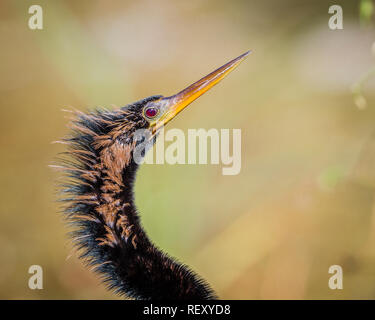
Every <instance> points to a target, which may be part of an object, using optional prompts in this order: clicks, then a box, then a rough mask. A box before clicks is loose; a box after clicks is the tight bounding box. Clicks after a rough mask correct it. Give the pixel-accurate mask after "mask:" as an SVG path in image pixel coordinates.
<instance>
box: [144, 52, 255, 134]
mask: <svg viewBox="0 0 375 320" xmlns="http://www.w3.org/2000/svg"><path fill="white" fill-rule="evenodd" d="M249 54H250V51H247V52H245V53H244V54H242V55H240V56H239V57H237V58H235V59H233V60H232V61H229V62H228V63H226V64H224V65H223V66H221V67H220V68H218V69H216V70H215V71H213V72H211V73H210V74H208V75H207V76H205V77H203V78H202V79H200V80H198V81H197V82H195V83H193V84H192V85H190V86H188V87H187V88H186V89H184V90H182V91H181V92H179V93H177V94H175V95H173V96H170V97H165V98H161V99H160V100H157V101H155V102H154V103H155V105H156V106H158V107H159V108H160V109H161V111H162V113H161V116H160V118H159V119H157V120H155V121H154V122H153V123H151V124H150V126H151V127H152V133H153V134H155V133H156V132H157V131H158V130H159V129H160V128H161V127H162V126H164V125H166V124H167V123H168V122H169V121H171V120H172V119H173V118H174V117H175V116H176V115H177V114H179V113H180V112H181V111H182V110H183V109H185V108H186V107H187V106H188V105H189V104H190V103H192V102H193V101H194V100H195V99H197V98H198V97H200V96H201V95H202V94H203V93H205V92H206V91H208V90H209V89H211V88H212V87H213V86H214V85H215V84H217V83H219V82H220V81H221V80H223V79H224V78H225V77H226V76H227V75H228V74H229V73H230V72H231V71H232V70H234V69H235V68H236V67H237V66H238V65H239V64H240V63H241V62H242V61H243V60H244V59H245V58H246V57H247V56H248V55H249Z"/></svg>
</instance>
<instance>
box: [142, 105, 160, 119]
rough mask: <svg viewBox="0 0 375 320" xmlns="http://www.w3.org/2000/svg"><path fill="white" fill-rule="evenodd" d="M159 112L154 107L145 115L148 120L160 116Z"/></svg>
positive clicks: (148, 109)
mask: <svg viewBox="0 0 375 320" xmlns="http://www.w3.org/2000/svg"><path fill="white" fill-rule="evenodd" d="M158 112H159V110H158V109H157V108H154V107H149V108H147V109H146V110H145V115H146V117H148V118H153V117H155V116H156V115H157V114H158Z"/></svg>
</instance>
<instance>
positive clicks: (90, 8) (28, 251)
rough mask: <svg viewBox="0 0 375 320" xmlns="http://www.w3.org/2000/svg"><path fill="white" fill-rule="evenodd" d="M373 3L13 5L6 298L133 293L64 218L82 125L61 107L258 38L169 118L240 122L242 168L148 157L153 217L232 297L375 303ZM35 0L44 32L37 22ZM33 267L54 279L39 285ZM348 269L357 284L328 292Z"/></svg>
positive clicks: (7, 73) (152, 80)
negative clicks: (333, 16) (335, 7)
mask: <svg viewBox="0 0 375 320" xmlns="http://www.w3.org/2000/svg"><path fill="white" fill-rule="evenodd" d="M363 3H364V4H362V9H361V10H362V11H361V12H362V13H361V14H360V9H359V8H360V3H359V2H357V1H352V0H351V1H336V2H335V4H339V5H341V6H342V8H343V12H344V29H343V30H336V31H333V30H330V29H329V28H328V19H329V17H330V15H329V14H328V8H329V6H330V5H331V4H332V3H331V2H330V1H301V0H288V1H276V0H273V1H272V0H265V1H248V0H247V1H223V0H220V1H217V0H191V1H172V0H169V1H166V0H162V1H152V0H147V1H143V0H139V1H123V0H121V1H120V0H117V1H110V2H108V1H104V0H101V1H88V0H86V1H74V0H71V1H47V0H45V1H44V0H38V1H37V2H36V3H31V2H30V1H25V0H23V1H21V0H17V1H14V0H2V1H1V2H0V40H1V50H0V66H1V69H0V70H1V71H0V107H1V109H0V110H1V111H0V112H1V113H0V147H1V157H0V170H1V171H0V179H1V184H0V197H1V201H0V215H1V216H0V218H1V220H0V298H2V299H101V298H104V299H113V298H116V296H115V295H113V294H111V293H109V292H107V291H106V290H105V288H104V286H103V285H102V284H101V283H100V282H99V280H98V278H97V277H96V276H95V275H94V274H92V273H91V272H90V271H88V270H87V269H86V268H85V267H84V266H83V265H82V263H81V262H80V261H79V260H78V259H77V258H76V256H75V255H74V253H73V254H71V252H72V250H71V244H70V243H69V240H68V237H67V236H66V232H67V227H66V226H64V224H63V223H62V219H61V216H60V215H59V213H58V210H59V208H58V204H57V203H56V202H55V200H56V198H57V197H56V194H55V185H56V179H57V178H58V173H56V172H54V171H52V170H51V169H50V168H48V164H50V163H51V162H52V161H53V159H54V157H55V156H56V154H57V153H58V152H60V151H63V150H64V148H63V146H60V145H56V144H51V142H52V141H54V140H58V139H59V138H61V137H62V136H64V135H65V134H67V132H68V129H67V128H66V124H67V122H68V120H67V119H65V118H64V117H65V114H64V113H63V112H62V111H61V109H63V108H66V107H67V106H73V107H76V108H78V109H81V110H85V109H86V108H92V107H95V106H108V107H111V106H112V105H117V106H122V105H125V104H127V103H129V102H132V101H135V100H138V99H140V98H143V97H146V96H150V95H152V94H163V95H170V94H173V93H176V92H177V91H179V90H180V89H182V88H184V87H185V86H187V85H188V84H190V83H192V82H194V81H195V80H198V79H199V78H200V77H201V76H203V75H205V74H207V73H209V72H211V71H212V70H214V69H215V68H217V67H219V66H221V65H222V64H224V63H225V62H227V61H229V60H230V59H232V58H234V57H236V56H238V55H239V54H241V53H243V52H245V51H246V50H248V49H253V50H254V52H253V54H252V55H250V56H249V58H248V59H247V60H246V61H245V62H244V63H243V64H241V66H240V67H239V68H238V69H237V70H235V71H234V72H233V73H232V74H231V75H230V76H229V77H227V78H226V79H225V80H224V81H223V82H222V83H221V84H220V85H218V86H217V87H215V88H214V89H213V90H211V91H210V92H209V93H207V94H206V95H204V96H203V97H202V98H200V99H199V100H198V101H196V102H195V103H194V104H193V105H192V106H191V107H190V108H188V109H187V110H186V111H185V112H184V113H183V114H182V115H181V116H179V117H178V118H176V120H175V121H173V123H171V124H170V126H169V128H173V127H176V128H181V129H183V130H184V131H187V129H188V128H205V129H209V128H241V129H242V170H241V172H240V174H239V175H236V176H223V175H222V174H221V166H218V165H174V166H172V165H168V164H166V165H144V166H142V167H141V169H140V171H139V175H138V180H137V183H136V202H137V204H138V207H139V210H140V212H141V215H142V222H143V225H144V227H145V229H146V230H147V231H148V233H149V235H150V237H151V238H152V239H153V240H154V241H155V243H157V244H158V245H159V246H160V247H161V248H163V249H164V250H166V251H167V252H169V253H170V254H171V255H172V256H175V257H178V258H179V260H181V261H183V262H185V263H187V264H189V265H190V266H192V267H193V268H194V270H196V271H197V272H198V273H199V274H200V275H202V276H203V277H205V278H206V279H207V280H208V281H209V282H210V283H211V285H212V286H213V288H214V289H215V290H216V291H217V292H218V294H219V296H220V298H224V299H291V298H295V299H334V298H336V299H347V298H354V299H357V298H364V299H373V298H375V268H374V267H375V202H374V200H375V199H374V191H375V189H374V188H375V121H374V120H375V105H374V101H375V100H374V98H375V95H374V87H375V81H374V80H373V78H371V72H373V71H371V70H373V68H374V64H375V46H373V49H372V50H373V51H371V47H372V45H373V43H374V41H375V32H374V31H375V29H374V24H375V17H374V15H373V14H372V12H371V1H363ZM32 4H39V5H41V6H42V8H43V13H44V29H43V30H30V29H29V28H28V19H29V17H30V14H29V13H28V8H29V6H30V5H32ZM367 73H369V74H368V76H366V74H367ZM367 78H368V79H367ZM361 79H362V80H363V81H362V80H361ZM359 83H360V85H359ZM353 90H354V93H353V92H352V91H353ZM33 264H38V265H41V266H42V267H43V271H44V289H43V290H30V289H29V288H28V279H29V277H30V275H29V274H28V268H29V266H30V265H33ZM334 264H338V265H341V266H342V268H343V272H344V289H343V290H330V289H329V288H328V279H329V277H330V276H331V275H330V274H328V268H329V266H331V265H334Z"/></svg>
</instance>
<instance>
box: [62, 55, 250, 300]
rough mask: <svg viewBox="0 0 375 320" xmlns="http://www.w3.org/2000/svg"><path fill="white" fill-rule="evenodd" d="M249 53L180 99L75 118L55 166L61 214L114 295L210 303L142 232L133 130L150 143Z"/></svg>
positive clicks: (193, 278) (204, 288)
mask: <svg viewBox="0 0 375 320" xmlns="http://www.w3.org/2000/svg"><path fill="white" fill-rule="evenodd" d="M248 54H249V52H246V53H244V54H242V55H241V56H239V57H238V58H236V59H234V60H232V61H230V62H228V63H227V64H225V65H223V66H222V67H220V68H219V69H217V70H215V71H213V72H212V73H210V74H209V75H207V76H206V77H204V78H202V79H201V80H199V81H197V82H195V83H194V84H192V85H190V86H189V87H187V88H186V89H184V90H183V91H181V92H180V93H178V94H176V95H173V96H170V97H163V96H161V95H157V96H151V97H148V98H145V99H143V100H140V101H137V102H134V103H132V104H129V105H127V106H125V107H123V108H121V109H117V110H113V111H108V110H94V111H91V112H89V113H83V112H79V111H75V112H74V118H73V119H72V122H71V129H72V134H71V135H70V136H69V137H67V138H65V139H64V140H63V141H62V142H63V143H64V144H67V145H68V152H66V154H68V156H69V158H70V159H66V160H62V161H63V164H62V165H61V166H55V167H59V168H60V169H63V170H64V171H65V172H66V176H67V177H68V179H67V180H68V181H67V182H66V183H65V184H64V187H62V191H63V192H64V193H65V194H67V196H66V197H65V199H64V201H66V202H67V206H66V207H65V209H64V212H65V216H66V217H67V219H68V221H69V222H70V223H71V224H72V225H73V226H74V227H75V230H74V231H73V239H74V242H75V244H76V245H77V247H78V248H79V249H81V250H82V254H81V258H84V259H85V260H86V262H87V263H88V265H91V266H93V267H94V269H95V270H96V271H97V272H98V273H99V274H101V275H102V276H103V280H104V282H105V283H107V285H108V287H109V288H110V289H113V290H114V291H115V292H116V293H118V294H121V295H125V296H127V297H131V298H137V299H154V300H161V299H215V297H216V296H215V294H214V292H213V291H212V290H211V288H210V287H209V286H208V284H207V283H206V282H205V281H204V280H203V279H201V278H200V277H198V276H197V275H196V274H195V273H194V272H193V271H191V270H190V269H189V268H188V267H187V266H185V265H183V264H181V263H179V262H177V261H176V260H174V259H173V258H171V257H169V256H168V255H167V254H165V253H164V252H162V251H161V250H160V249H158V248H157V247H156V246H155V245H154V244H153V243H152V242H151V240H150V239H149V238H148V237H147V235H146V232H145V231H144V230H143V229H142V226H141V224H140V219H139V216H138V212H137V209H136V207H135V203H134V196H133V186H134V180H135V176H136V172H137V168H138V164H137V162H136V161H134V159H133V151H134V148H135V146H136V145H137V143H138V142H139V141H138V140H137V139H136V138H135V137H134V132H135V131H136V130H137V129H146V130H148V131H149V132H150V134H151V137H152V138H151V139H152V143H153V142H154V141H155V137H156V135H157V133H158V131H159V130H160V128H161V127H162V126H164V125H165V124H167V123H168V122H169V121H170V120H172V119H173V118H174V117H175V116H176V115H177V114H178V113H179V112H181V111H182V110H183V109H184V108H185V107H186V106H187V105H188V104H190V103H191V102H192V101H194V100H195V99H196V98H198V97H199V96H200V95H202V94H203V93H204V92H206V91H207V90H209V89H210V88H211V87H212V86H214V85H215V84H216V83H218V82H219V81H220V80H222V79H223V78H224V77H225V76H226V75H227V74H228V73H229V72H231V71H232V70H233V69H234V68H235V67H237V66H238V65H239V64H240V63H241V62H242V61H243V60H244V59H245V57H246V56H247V55H248Z"/></svg>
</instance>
